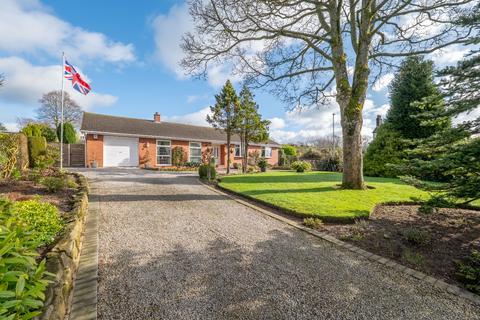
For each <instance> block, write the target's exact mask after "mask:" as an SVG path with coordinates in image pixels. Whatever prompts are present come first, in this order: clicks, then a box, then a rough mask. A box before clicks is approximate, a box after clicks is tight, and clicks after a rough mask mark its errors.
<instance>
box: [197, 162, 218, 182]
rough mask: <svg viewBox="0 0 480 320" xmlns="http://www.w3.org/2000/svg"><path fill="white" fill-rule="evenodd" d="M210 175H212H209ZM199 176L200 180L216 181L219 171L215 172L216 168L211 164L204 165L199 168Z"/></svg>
mask: <svg viewBox="0 0 480 320" xmlns="http://www.w3.org/2000/svg"><path fill="white" fill-rule="evenodd" d="M209 174H210V175H209ZM198 175H199V176H200V179H210V180H212V179H215V178H216V176H217V170H215V166H213V165H210V164H202V165H201V166H200V167H198Z"/></svg>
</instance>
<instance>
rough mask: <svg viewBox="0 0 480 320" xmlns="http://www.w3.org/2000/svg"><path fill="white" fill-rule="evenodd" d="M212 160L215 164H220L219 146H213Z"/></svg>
mask: <svg viewBox="0 0 480 320" xmlns="http://www.w3.org/2000/svg"><path fill="white" fill-rule="evenodd" d="M213 158H214V159H215V164H220V146H213Z"/></svg>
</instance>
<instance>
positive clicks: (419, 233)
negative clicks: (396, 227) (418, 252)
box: [403, 228, 431, 246]
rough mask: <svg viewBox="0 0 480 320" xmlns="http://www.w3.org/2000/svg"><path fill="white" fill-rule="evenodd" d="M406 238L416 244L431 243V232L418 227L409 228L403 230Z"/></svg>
mask: <svg viewBox="0 0 480 320" xmlns="http://www.w3.org/2000/svg"><path fill="white" fill-rule="evenodd" d="M403 236H404V238H405V240H407V241H408V242H410V243H412V244H414V245H419V246H423V245H427V244H429V243H430V240H431V237H430V234H429V233H428V232H426V231H423V230H420V229H417V228H408V229H406V230H405V231H404V232H403Z"/></svg>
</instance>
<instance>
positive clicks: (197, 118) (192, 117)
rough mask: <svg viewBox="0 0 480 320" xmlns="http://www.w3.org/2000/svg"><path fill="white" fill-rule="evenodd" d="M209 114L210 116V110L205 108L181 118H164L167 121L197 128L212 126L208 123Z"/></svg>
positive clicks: (180, 116)
mask: <svg viewBox="0 0 480 320" xmlns="http://www.w3.org/2000/svg"><path fill="white" fill-rule="evenodd" d="M207 114H210V108H209V107H205V108H203V109H200V110H198V111H195V112H192V113H187V114H184V115H179V116H170V117H164V118H165V121H169V122H177V123H185V124H192V125H197V126H210V125H209V124H208V122H207V120H206V119H207Z"/></svg>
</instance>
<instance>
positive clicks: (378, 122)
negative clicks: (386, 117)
mask: <svg viewBox="0 0 480 320" xmlns="http://www.w3.org/2000/svg"><path fill="white" fill-rule="evenodd" d="M381 125H382V116H381V115H377V128H378V127H380V126H381Z"/></svg>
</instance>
